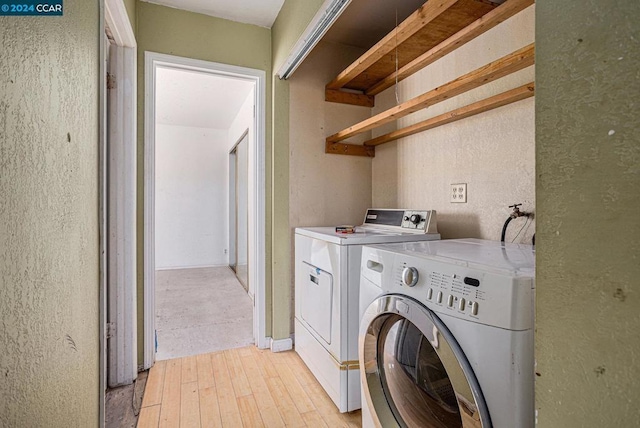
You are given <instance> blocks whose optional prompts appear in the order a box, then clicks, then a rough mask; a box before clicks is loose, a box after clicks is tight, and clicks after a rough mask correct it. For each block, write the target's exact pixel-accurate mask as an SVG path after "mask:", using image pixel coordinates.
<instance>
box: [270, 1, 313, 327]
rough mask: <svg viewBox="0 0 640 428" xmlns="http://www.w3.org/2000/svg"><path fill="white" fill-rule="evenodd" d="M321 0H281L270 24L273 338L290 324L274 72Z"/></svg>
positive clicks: (285, 174) (281, 111) (285, 181)
mask: <svg viewBox="0 0 640 428" xmlns="http://www.w3.org/2000/svg"><path fill="white" fill-rule="evenodd" d="M321 4H322V0H308V1H307V0H305V1H299V0H285V2H284V4H283V6H282V9H281V10H280V13H279V14H278V17H277V19H276V21H275V22H274V24H273V27H272V32H271V34H272V42H271V45H272V52H273V56H272V63H273V65H274V67H273V75H272V82H273V99H272V112H273V122H272V130H273V137H272V141H273V151H272V156H271V159H272V164H271V170H272V172H273V174H272V179H273V181H272V183H271V186H272V202H273V203H272V205H271V206H270V207H267V208H272V218H273V223H272V229H271V230H272V236H273V241H272V245H271V251H268V252H267V262H268V263H271V266H272V268H273V270H272V271H271V275H272V276H271V282H272V284H273V295H272V305H273V306H272V311H273V328H272V337H273V338H274V339H287V338H289V335H290V333H291V328H290V322H289V321H290V318H291V311H290V300H291V289H292V278H291V264H290V261H291V228H290V227H289V82H288V81H286V80H280V79H278V77H277V76H276V75H275V73H276V72H277V71H278V67H279V66H280V64H281V63H283V62H284V61H285V59H286V58H287V56H288V55H289V52H290V51H291V48H292V47H293V46H294V45H295V43H296V41H297V40H298V38H299V37H300V36H301V35H302V33H303V32H304V30H305V29H306V27H307V25H308V24H309V22H311V19H313V17H314V15H315V14H316V12H317V11H318V8H319V7H320V6H321Z"/></svg>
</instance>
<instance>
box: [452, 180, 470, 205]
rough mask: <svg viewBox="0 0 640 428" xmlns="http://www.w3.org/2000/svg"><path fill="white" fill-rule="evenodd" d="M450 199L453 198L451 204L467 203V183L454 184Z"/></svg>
mask: <svg viewBox="0 0 640 428" xmlns="http://www.w3.org/2000/svg"><path fill="white" fill-rule="evenodd" d="M449 198H451V203H465V202H467V183H457V184H452V185H451V192H450V194H449Z"/></svg>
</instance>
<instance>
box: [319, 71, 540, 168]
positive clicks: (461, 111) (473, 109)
mask: <svg viewBox="0 0 640 428" xmlns="http://www.w3.org/2000/svg"><path fill="white" fill-rule="evenodd" d="M534 90H535V84H534V83H533V82H531V83H527V84H526V85H523V86H520V87H519V88H515V89H512V90H510V91H506V92H503V93H501V94H498V95H494V96H493V97H489V98H487V99H484V100H481V101H478V102H475V103H473V104H469V105H467V106H464V107H460V108H458V109H455V110H452V111H450V112H447V113H444V114H441V115H438V116H435V117H432V118H430V119H427V120H423V121H421V122H418V123H415V124H413V125H411V126H407V127H405V128H402V129H398V130H396V131H392V132H389V133H388V134H384V135H381V136H379V137H376V138H373V139H371V140H368V141H365V142H364V144H363V146H362V147H365V148H373V147H375V146H378V145H380V144H384V143H389V142H391V141H395V140H398V139H400V138H404V137H408V136H410V135H414V134H417V133H419V132H422V131H426V130H428V129H433V128H436V127H438V126H442V125H446V124H447V123H452V122H456V121H458V120H461V119H465V118H467V117H471V116H474V115H476V114H480V113H484V112H485V111H489V110H493V109H494V108H498V107H502V106H506V105H507V104H511V103H515V102H516V101H520V100H524V99H527V98H529V97H532V96H533V95H534ZM327 144H328V143H327ZM335 144H339V143H335ZM368 156H375V152H373V153H371V152H369V153H368Z"/></svg>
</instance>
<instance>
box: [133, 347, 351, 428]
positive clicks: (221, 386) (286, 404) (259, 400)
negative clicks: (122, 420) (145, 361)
mask: <svg viewBox="0 0 640 428" xmlns="http://www.w3.org/2000/svg"><path fill="white" fill-rule="evenodd" d="M361 425H362V423H361V416H360V411H356V412H352V413H344V414H343V413H340V412H339V411H338V409H337V408H336V406H335V405H334V404H333V402H332V401H331V399H330V398H329V396H328V395H327V394H326V393H325V392H324V390H323V389H322V387H321V386H320V384H319V383H318V381H317V380H316V379H315V377H314V376H313V374H311V372H310V371H309V369H308V368H307V366H306V365H305V364H304V363H303V362H302V360H301V359H300V357H298V354H296V353H295V352H294V351H287V352H278V353H272V352H271V351H269V350H259V349H258V348H256V347H254V346H249V347H246V348H239V349H230V350H226V351H219V352H213V353H210V354H204V355H198V356H195V357H184V358H177V359H174V360H167V361H158V362H157V363H156V364H155V366H153V368H152V369H151V371H150V372H149V380H148V381H147V387H146V389H145V392H144V398H143V401H142V410H141V411H140V417H139V419H138V427H140V428H147V427H154V428H156V427H202V428H204V427H231V428H237V427H245V428H253V427H269V428H272V427H345V428H357V427H360V426H361Z"/></svg>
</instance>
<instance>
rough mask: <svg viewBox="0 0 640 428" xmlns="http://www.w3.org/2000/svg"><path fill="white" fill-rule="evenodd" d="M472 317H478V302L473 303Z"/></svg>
mask: <svg viewBox="0 0 640 428" xmlns="http://www.w3.org/2000/svg"><path fill="white" fill-rule="evenodd" d="M471 315H478V302H471Z"/></svg>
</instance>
